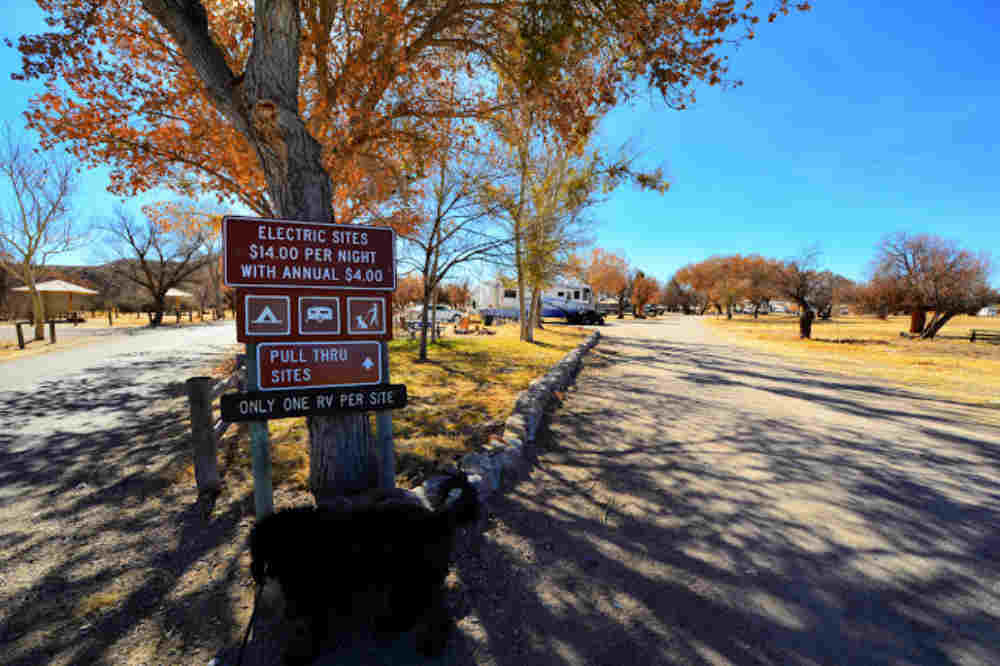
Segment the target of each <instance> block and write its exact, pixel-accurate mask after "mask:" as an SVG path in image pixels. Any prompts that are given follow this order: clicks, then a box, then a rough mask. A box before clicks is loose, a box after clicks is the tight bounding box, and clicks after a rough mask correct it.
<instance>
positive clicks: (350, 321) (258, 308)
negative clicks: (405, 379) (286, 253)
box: [236, 288, 392, 343]
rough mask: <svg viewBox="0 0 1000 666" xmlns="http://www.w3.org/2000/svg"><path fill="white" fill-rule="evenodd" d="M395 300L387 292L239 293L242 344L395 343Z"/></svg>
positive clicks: (238, 331) (238, 330)
mask: <svg viewBox="0 0 1000 666" xmlns="http://www.w3.org/2000/svg"><path fill="white" fill-rule="evenodd" d="M391 313H392V294H390V293H386V292H384V291H355V290H350V291H348V290H343V291H325V290H318V289H282V290H280V291H278V290H275V289H262V288H259V289H237V290H236V339H237V340H239V341H240V342H248V343H253V342H268V341H270V342H293V341H295V342H311V341H318V340H324V341H326V340H391V339H392V316H391Z"/></svg>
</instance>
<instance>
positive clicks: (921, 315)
mask: <svg viewBox="0 0 1000 666" xmlns="http://www.w3.org/2000/svg"><path fill="white" fill-rule="evenodd" d="M926 325H927V310H924V309H923V308H916V309H914V310H913V312H911V313H910V333H912V334H913V335H920V334H922V333H923V332H924V326H926Z"/></svg>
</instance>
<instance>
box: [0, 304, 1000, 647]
mask: <svg viewBox="0 0 1000 666" xmlns="http://www.w3.org/2000/svg"><path fill="white" fill-rule="evenodd" d="M602 333H603V334H604V338H603V339H602V342H601V343H600V344H599V345H598V346H597V347H595V349H594V350H593V352H592V353H591V355H590V356H589V357H588V358H587V360H586V361H585V367H584V369H583V370H582V371H581V374H580V376H579V377H578V379H577V383H576V385H575V386H574V387H572V388H571V389H570V390H569V391H568V392H567V393H566V394H565V395H564V396H563V400H562V404H561V405H560V406H558V408H557V409H555V410H554V412H553V414H552V415H551V420H550V423H549V426H548V428H547V429H546V431H545V433H544V434H543V436H542V440H541V441H540V442H539V445H538V451H539V455H538V458H537V460H536V461H535V462H534V467H533V468H532V469H531V471H530V473H529V474H527V475H526V476H525V478H524V479H522V480H521V481H520V482H518V483H516V484H515V485H514V486H513V487H512V488H510V489H509V490H508V491H507V493H506V494H505V495H504V496H503V497H501V498H498V499H497V500H496V501H494V502H492V503H491V505H490V506H489V507H488V511H487V514H488V515H487V517H486V519H485V520H484V522H483V524H482V525H481V534H477V533H476V532H475V531H473V533H471V534H467V535H465V537H464V538H463V540H462V543H461V545H460V547H459V549H458V553H457V555H456V564H455V567H454V569H453V571H452V573H451V575H450V577H449V589H450V592H449V603H450V604H451V606H452V608H453V611H454V614H455V616H456V618H457V625H458V631H456V632H454V635H453V637H452V638H453V640H452V641H451V643H450V645H449V649H448V652H447V654H446V655H445V656H444V657H443V658H441V659H439V660H436V661H435V662H433V663H436V664H455V665H458V664H462V665H469V666H471V665H473V664H475V665H476V666H501V665H503V666H507V665H510V666H535V665H538V666H571V665H572V666H577V665H580V666H582V665H588V666H605V665H607V666H611V665H614V666H619V665H621V664H636V665H639V664H642V665H646V664H774V665H775V666H778V665H782V666H784V665H797V664H801V665H803V666H804V665H806V664H809V665H815V664H852V665H853V664H956V665H962V666H966V665H970V664H982V665H986V664H998V663H1000V629H998V628H1000V560H998V558H997V552H998V551H1000V531H998V530H997V527H998V525H1000V471H998V465H1000V429H997V428H996V427H994V426H989V425H984V424H983V417H984V409H983V408H982V407H977V406H973V405H966V404H962V403H960V402H956V401H947V400H940V399H935V398H928V397H927V396H925V395H921V394H918V393H914V392H911V391H908V390H906V389H904V388H899V387H893V386H888V385H880V384H875V383H873V382H871V381H869V380H857V379H854V378H852V377H850V376H846V375H834V374H830V373H827V372H820V371H815V370H808V369H807V370H800V369H798V368H796V367H794V366H793V365H792V364H791V363H790V362H788V361H784V360H782V359H780V358H778V357H774V356H768V355H766V354H763V353H760V352H754V351H751V350H747V349H741V348H738V347H734V346H731V345H728V344H725V343H723V342H722V341H721V340H720V339H719V338H716V337H715V336H714V334H713V333H712V332H711V331H710V330H709V329H707V328H706V327H703V326H702V324H700V323H699V321H698V320H697V319H696V318H690V317H689V318H682V317H667V318H664V319H658V320H654V321H648V322H640V321H625V322H612V323H611V324H610V325H609V326H607V327H605V328H604V329H603V330H602ZM113 380H114V377H113V376H110V375H109V377H108V381H113ZM80 407H81V409H83V408H84V407H87V406H86V405H81V406H80ZM100 408H101V405H100V404H99V402H98V403H95V404H94V405H92V406H90V407H89V409H90V410H91V411H94V410H99V409H100ZM83 417H84V415H81V416H80V418H83ZM161 418H162V415H160V414H158V413H156V412H152V411H151V412H149V413H143V412H141V410H137V414H136V419H135V424H134V429H133V430H130V431H129V432H127V433H122V435H121V437H120V438H119V439H114V440H110V439H109V440H108V441H106V442H101V441H91V442H87V443H86V447H84V448H76V449H74V448H71V447H70V445H71V443H70V442H68V441H62V440H61V439H60V438H59V437H58V433H54V434H53V433H49V434H48V437H49V440H50V443H51V444H52V445H53V450H54V452H56V453H58V454H59V457H57V458H54V459H51V460H48V461H41V460H39V461H33V462H31V464H30V465H28V463H27V462H26V461H22V460H20V459H19V458H18V457H17V456H16V455H10V456H5V458H4V464H5V471H4V474H5V478H7V479H13V478H20V479H22V481H21V483H23V484H27V485H30V483H29V482H30V480H31V479H32V478H34V477H32V475H37V476H38V478H39V479H41V480H48V481H49V482H50V483H49V484H48V485H46V486H45V487H44V488H42V487H41V484H39V490H38V491H37V492H34V493H32V494H31V496H30V497H26V498H23V500H24V501H25V502H30V504H31V507H32V509H31V510H32V511H34V512H35V513H34V514H33V515H32V516H27V517H26V519H25V520H19V524H18V526H17V529H16V530H15V529H11V527H12V525H11V522H10V521H9V520H7V519H6V518H7V517H5V516H4V515H3V511H0V525H6V526H7V529H5V530H3V531H2V538H0V548H2V550H3V552H4V554H5V557H8V558H10V559H7V563H6V565H5V566H3V562H2V561H0V652H2V654H3V655H4V663H9V664H18V665H27V664H42V663H53V664H83V663H87V664H90V663H98V664H105V663H106V664H206V663H208V662H209V660H210V659H211V658H212V657H213V656H215V655H217V654H219V650H222V649H224V648H226V651H225V653H224V655H223V656H224V659H222V660H220V661H217V662H216V663H217V664H219V663H220V662H224V663H227V664H228V663H231V661H230V657H231V656H232V655H233V654H234V652H233V647H234V646H235V645H237V644H238V640H239V638H240V634H241V632H242V629H243V627H244V626H245V623H246V620H247V619H248V617H249V614H250V604H251V600H252V592H251V588H250V587H249V586H248V579H249V576H248V561H247V559H248V558H247V554H246V552H245V547H244V544H245V537H246V534H247V531H248V530H249V527H250V525H251V523H252V505H251V503H250V501H249V498H247V497H246V496H243V495H241V494H240V493H238V492H227V493H224V495H223V497H222V498H221V499H220V502H219V505H217V506H216V508H215V511H214V512H213V514H212V517H211V519H210V520H207V521H206V520H205V519H204V518H203V517H202V516H201V515H200V513H199V512H198V509H197V507H196V506H195V505H194V502H193V500H194V497H193V495H194V493H193V488H192V487H191V485H190V484H180V485H169V484H165V485H163V486H162V489H161V490H160V491H159V492H155V493H153V494H148V493H147V492H143V491H140V490H139V489H140V488H148V485H147V484H148V479H149V478H152V477H155V475H156V474H159V473H160V472H164V473H166V472H168V471H169V469H170V464H171V453H173V454H175V455H176V453H177V452H178V451H183V433H182V432H181V431H182V430H183V424H181V426H179V430H178V431H171V430H169V429H162V428H161V429H157V428H156V427H155V426H156V424H157V423H158V422H159V420H160V419H161ZM143 435H145V436H143ZM3 441H4V440H3V437H2V436H0V443H3ZM9 441H10V440H8V442H9ZM60 446H65V447H66V448H65V450H64V449H62V448H60ZM98 452H100V455H98ZM154 454H155V455H154ZM150 455H154V458H153V460H154V462H155V463H156V464H155V465H154V466H149V465H148V464H146V465H139V463H138V461H140V460H143V461H145V460H148V457H149V456H150ZM78 460H83V461H84V464H77V465H74V466H72V467H69V466H68V465H69V463H70V462H74V461H78ZM103 461H115V462H116V463H117V464H115V465H110V464H103ZM136 475H143V476H144V478H145V479H146V480H145V481H142V482H140V480H139V478H138V477H137V476H136ZM304 499H306V498H305V497H292V496H286V495H285V494H278V495H276V498H275V503H276V505H277V506H279V507H280V506H284V505H288V504H295V503H299V502H301V501H303V500H304ZM53 549H54V550H53ZM51 552H57V553H58V557H56V558H52V557H49V556H47V555H46V553H51ZM122 590H127V591H128V593H127V594H124V593H122V592H121V591H122ZM389 663H391V664H394V665H395V666H404V665H405V664H411V663H412V664H418V663H430V662H422V661H420V660H417V659H415V658H414V657H413V652H412V647H411V646H410V645H409V643H408V642H407V639H406V637H404V639H401V641H400V642H399V644H398V645H392V646H389V648H387V651H383V652H379V653H372V652H367V653H366V652H357V653H354V654H347V653H343V652H341V653H337V654H331V655H328V656H327V657H325V658H324V659H322V660H320V662H319V664H320V665H322V666H326V665H329V664H338V666H343V665H345V664H368V665H374V664H389ZM318 666H319V665H318Z"/></svg>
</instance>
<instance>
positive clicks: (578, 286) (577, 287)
mask: <svg viewBox="0 0 1000 666" xmlns="http://www.w3.org/2000/svg"><path fill="white" fill-rule="evenodd" d="M472 300H473V305H474V307H475V308H476V309H477V310H479V311H484V310H489V311H494V312H492V314H497V315H501V316H505V317H516V316H518V314H519V312H518V298H517V287H516V286H515V287H504V286H503V284H501V283H500V282H499V281H497V280H491V281H489V282H483V283H482V284H480V285H478V286H477V287H476V288H475V289H474V290H473V292H472ZM524 300H525V303H524V304H525V307H527V306H528V305H529V304H530V303H531V292H530V291H528V292H527V293H526V294H525V295H524ZM588 310H594V292H593V290H591V288H590V287H589V286H588V285H586V284H583V283H581V282H573V281H568V280H567V281H560V282H556V283H554V284H553V285H552V286H550V287H549V288H548V289H546V290H545V291H543V292H542V316H543V317H563V316H565V315H566V314H567V313H578V312H584V311H588Z"/></svg>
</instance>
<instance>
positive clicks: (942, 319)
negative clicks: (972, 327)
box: [920, 311, 960, 340]
mask: <svg viewBox="0 0 1000 666" xmlns="http://www.w3.org/2000/svg"><path fill="white" fill-rule="evenodd" d="M957 314H960V313H959V312H957V311H956V312H945V313H944V314H941V313H939V312H935V313H934V318H933V319H931V323H930V324H928V325H927V328H925V329H924V332H923V334H921V336H920V337H921V339H923V340H933V339H934V336H935V335H937V334H938V331H940V330H941V329H942V328H943V327H944V325H945V324H947V323H948V322H949V321H950V320H951V318H952V317H954V316H955V315H957Z"/></svg>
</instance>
